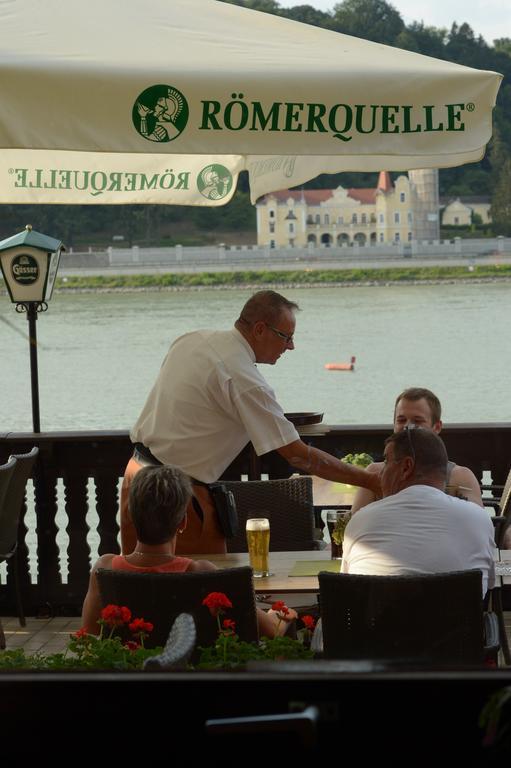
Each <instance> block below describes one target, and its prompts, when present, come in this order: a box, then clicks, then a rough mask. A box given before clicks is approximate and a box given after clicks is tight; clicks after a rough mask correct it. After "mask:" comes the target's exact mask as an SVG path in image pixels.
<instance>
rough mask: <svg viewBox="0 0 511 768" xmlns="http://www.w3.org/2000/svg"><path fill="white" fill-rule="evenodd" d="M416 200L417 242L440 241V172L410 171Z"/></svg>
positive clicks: (423, 169) (432, 170)
mask: <svg viewBox="0 0 511 768" xmlns="http://www.w3.org/2000/svg"><path fill="white" fill-rule="evenodd" d="M408 178H409V179H410V184H411V187H412V194H413V200H414V206H413V207H414V235H415V240H439V239H440V216H439V214H440V203H439V199H438V170H437V169H436V168H422V169H420V170H415V171H408Z"/></svg>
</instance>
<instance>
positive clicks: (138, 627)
mask: <svg viewBox="0 0 511 768" xmlns="http://www.w3.org/2000/svg"><path fill="white" fill-rule="evenodd" d="M129 627H130V632H132V633H133V634H134V635H137V634H140V633H141V632H144V633H149V632H152V631H153V629H154V625H153V624H151V622H150V621H144V619H133V621H132V622H131V624H130V625H129Z"/></svg>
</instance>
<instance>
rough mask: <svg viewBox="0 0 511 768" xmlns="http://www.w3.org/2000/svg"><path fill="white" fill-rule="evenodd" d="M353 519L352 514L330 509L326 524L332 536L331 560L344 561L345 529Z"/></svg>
mask: <svg viewBox="0 0 511 768" xmlns="http://www.w3.org/2000/svg"><path fill="white" fill-rule="evenodd" d="M350 517H351V512H341V511H339V510H337V509H328V510H327V513H326V524H327V528H328V533H329V535H330V547H331V555H330V557H331V559H332V560H342V542H343V539H344V529H345V528H346V525H347V523H348V520H349V519H350Z"/></svg>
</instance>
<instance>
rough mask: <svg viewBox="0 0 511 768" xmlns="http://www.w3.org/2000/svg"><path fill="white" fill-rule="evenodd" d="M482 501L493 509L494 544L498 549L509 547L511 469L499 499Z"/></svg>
mask: <svg viewBox="0 0 511 768" xmlns="http://www.w3.org/2000/svg"><path fill="white" fill-rule="evenodd" d="M490 487H491V486H490ZM484 503H485V504H487V505H490V506H493V507H494V509H495V516H494V517H492V522H493V525H494V527H495V546H496V547H497V548H498V549H509V548H511V547H510V546H509V533H508V531H509V527H510V523H511V469H510V470H509V472H508V476H507V478H506V483H505V485H504V488H502V493H501V496H500V499H499V500H498V501H491V502H490V501H488V500H487V499H484Z"/></svg>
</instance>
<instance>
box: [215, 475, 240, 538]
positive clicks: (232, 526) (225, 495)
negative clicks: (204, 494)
mask: <svg viewBox="0 0 511 768" xmlns="http://www.w3.org/2000/svg"><path fill="white" fill-rule="evenodd" d="M208 488H209V492H210V493H211V497H212V499H213V504H214V505H215V509H216V513H217V515H218V522H219V523H220V529H221V531H222V533H223V535H224V536H225V538H226V539H232V538H233V536H236V534H237V533H238V515H237V512H236V501H235V500H234V494H233V492H232V491H229V490H227V488H226V487H225V485H224V484H223V483H209V484H208Z"/></svg>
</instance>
